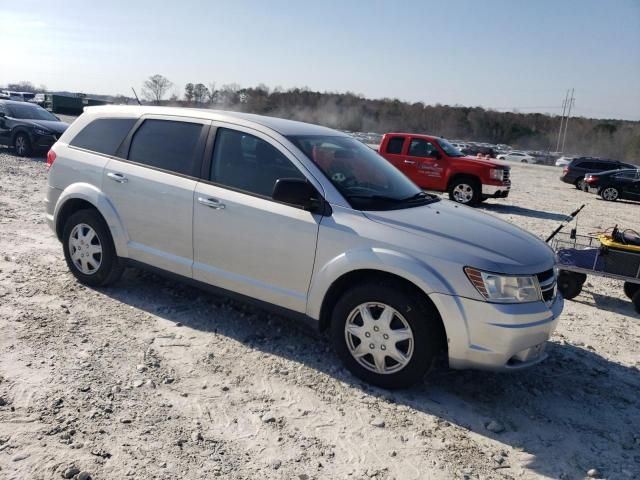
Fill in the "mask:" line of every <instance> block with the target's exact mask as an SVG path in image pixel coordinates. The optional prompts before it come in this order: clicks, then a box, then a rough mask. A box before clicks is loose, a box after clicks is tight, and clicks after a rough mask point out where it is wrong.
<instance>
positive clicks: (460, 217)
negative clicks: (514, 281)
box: [364, 200, 555, 274]
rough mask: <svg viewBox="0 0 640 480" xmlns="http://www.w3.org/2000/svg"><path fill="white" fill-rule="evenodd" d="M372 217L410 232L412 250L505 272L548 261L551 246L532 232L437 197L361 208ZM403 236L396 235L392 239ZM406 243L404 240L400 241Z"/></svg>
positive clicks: (541, 267) (533, 269)
mask: <svg viewBox="0 0 640 480" xmlns="http://www.w3.org/2000/svg"><path fill="white" fill-rule="evenodd" d="M364 213H365V215H366V216H367V217H368V218H369V219H370V220H373V221H374V222H378V223H381V224H384V225H387V226H389V227H392V228H394V229H397V230H401V231H404V232H407V233H409V234H412V235H413V236H414V237H413V238H414V239H415V238H416V237H417V238H418V241H417V242H416V241H409V242H406V244H408V245H410V246H409V248H410V249H411V250H413V251H414V254H415V255H417V256H427V257H438V258H441V259H444V260H452V259H454V260H455V261H456V262H457V263H460V264H464V265H465V266H470V267H475V268H479V269H482V270H486V271H490V272H495V273H506V274H535V273H540V272H543V271H546V270H548V269H550V268H552V267H553V265H554V263H555V256H554V253H553V250H551V248H549V246H548V245H547V244H546V243H544V242H543V241H542V240H540V239H539V238H538V237H536V236H534V235H532V234H531V233H529V232H527V231H525V230H523V229H521V228H519V227H516V226H515V225H512V224H510V223H507V222H505V221H503V220H499V219H497V218H495V217H493V216H492V215H489V214H486V213H482V212H479V211H477V210H475V209H473V208H470V207H465V206H463V205H458V204H456V203H454V202H450V201H448V200H442V201H439V202H436V203H432V204H430V205H425V206H422V207H416V208H407V209H402V210H390V211H383V212H364ZM396 242H402V240H401V237H396V239H395V242H394V243H396ZM402 243H405V242H402Z"/></svg>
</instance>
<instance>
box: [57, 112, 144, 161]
mask: <svg viewBox="0 0 640 480" xmlns="http://www.w3.org/2000/svg"><path fill="white" fill-rule="evenodd" d="M135 122H136V119H135V118H100V119H98V120H94V121H93V122H91V123H90V124H89V125H87V126H86V127H84V128H83V129H82V130H80V133H78V134H77V135H76V136H75V137H74V139H73V140H71V143H69V145H71V146H72V147H77V148H83V149H85V150H90V151H92V152H96V153H101V154H103V155H115V154H116V151H117V150H118V147H119V146H120V144H121V143H122V141H123V140H124V139H125V137H126V136H127V134H128V133H129V130H131V127H133V124H134V123H135Z"/></svg>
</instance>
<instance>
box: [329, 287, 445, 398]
mask: <svg viewBox="0 0 640 480" xmlns="http://www.w3.org/2000/svg"><path fill="white" fill-rule="evenodd" d="M331 334H332V339H333V344H334V348H335V350H336V352H337V353H338V356H339V357H340V358H341V360H342V361H343V363H344V364H345V366H346V367H347V368H348V369H349V370H350V371H351V372H352V373H353V374H354V375H356V376H357V377H359V378H361V379H362V380H364V381H366V382H369V383H372V384H374V385H378V386H380V387H383V388H404V387H409V386H411V385H413V384H415V383H417V382H418V381H420V380H421V379H422V378H423V377H424V375H425V374H426V373H427V371H428V370H429V369H430V368H431V366H432V364H433V361H434V359H435V356H436V354H437V353H438V347H439V346H440V342H441V340H442V328H441V321H440V316H439V314H438V312H437V310H436V309H435V308H434V307H433V306H432V305H431V304H430V303H428V302H426V301H425V300H424V299H422V298H420V297H419V296H418V295H416V294H413V293H412V292H410V291H407V290H406V289H404V288H403V286H402V285H398V284H395V283H394V282H375V283H374V282H371V283H365V284H362V285H358V286H356V287H353V288H352V289H350V290H348V291H347V292H346V293H345V294H344V295H343V296H342V298H340V300H339V301H338V302H337V304H336V306H335V308H334V311H333V318H332V322H331Z"/></svg>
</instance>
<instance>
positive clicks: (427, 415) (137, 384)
mask: <svg viewBox="0 0 640 480" xmlns="http://www.w3.org/2000/svg"><path fill="white" fill-rule="evenodd" d="M558 175H559V170H558V169H556V168H552V167H540V166H534V165H530V166H521V165H516V166H514V168H513V173H512V178H513V183H514V186H513V194H512V196H510V197H509V198H508V199H506V200H491V201H488V202H487V203H486V204H485V205H483V207H482V209H483V210H484V211H486V212H487V213H488V214H491V215H496V216H498V217H500V218H503V219H505V220H508V221H510V222H513V223H515V224H518V225H520V226H523V227H524V228H527V229H529V230H531V231H532V232H534V233H535V234H537V235H539V236H541V237H543V236H545V235H547V234H548V233H549V232H551V231H552V229H553V228H554V227H555V226H556V225H557V224H558V223H559V222H560V220H561V219H562V218H563V214H566V213H568V212H570V211H572V210H574V209H575V208H576V207H577V206H579V205H580V204H581V203H583V202H584V203H587V204H588V206H587V208H585V210H584V211H583V213H582V214H581V216H580V217H581V218H580V228H581V230H582V231H583V232H590V231H598V230H602V229H604V228H606V227H608V226H612V225H613V224H615V223H619V224H621V225H625V226H627V227H633V228H636V229H639V228H640V220H639V219H640V215H639V213H640V205H639V204H632V203H630V202H617V203H615V204H611V203H606V202H604V201H601V200H599V199H598V198H596V197H595V196H593V195H588V194H586V193H582V192H578V191H576V190H575V189H574V188H572V187H570V186H568V185H565V184H563V183H561V182H560V181H559V180H558V178H557V177H558ZM45 187H46V168H45V163H44V160H43V159H42V158H32V159H19V158H16V157H14V156H13V155H12V154H11V152H10V151H9V150H6V149H0V332H1V334H0V478H2V479H26V478H29V479H48V478H56V479H58V478H81V479H86V478H87V474H88V475H90V476H91V478H94V479H116V478H127V477H132V478H136V479H175V478H189V479H204V478H211V477H216V476H217V477H222V478H229V479H254V478H260V479H275V478H286V479H300V480H303V479H325V478H327V479H337V478H348V479H363V478H374V479H380V480H382V479H391V478H395V479H398V480H400V479H402V480H404V479H419V478H465V479H475V478H485V479H491V478H495V479H509V478H514V479H515V478H518V479H520V478H525V479H526V478H584V477H586V476H587V475H588V474H589V476H592V477H602V478H612V479H613V478H621V479H626V478H639V477H640V403H639V402H638V393H639V392H640V375H639V371H638V368H639V367H640V354H639V352H640V348H639V347H640V318H639V316H638V315H637V314H636V313H635V312H634V310H633V307H632V306H631V304H630V302H629V301H628V300H627V299H626V297H624V294H623V293H622V288H621V284H619V283H617V282H614V281H608V280H604V279H600V278H596V277H590V278H589V280H588V282H587V283H586V285H585V288H584V290H583V293H582V294H581V295H580V296H579V297H577V298H576V299H575V301H568V302H566V307H565V312H564V313H563V315H562V318H561V321H560V324H559V328H558V331H557V332H556V334H555V335H554V336H553V338H552V339H551V342H550V345H549V347H548V350H549V352H550V358H549V359H548V360H547V361H546V362H544V363H543V364H541V365H539V366H536V367H534V368H531V369H528V370H526V371H522V372H518V373H512V374H494V373H486V372H475V371H463V372H459V371H452V370H448V369H446V368H444V367H440V368H437V369H436V370H435V371H433V372H432V374H431V375H430V376H429V377H428V378H427V379H426V380H425V382H424V383H423V384H422V385H419V386H417V387H415V388H413V389H410V390H406V391H400V392H388V391H384V390H380V389H377V388H372V387H369V386H367V385H364V384H362V383H361V382H359V381H358V380H357V379H355V378H354V377H352V376H351V375H350V374H349V373H348V372H346V371H345V370H344V369H342V368H341V366H340V364H339V362H338V359H337V358H336V356H335V354H334V353H333V351H332V349H331V347H330V344H329V341H328V338H327V337H326V336H324V335H319V334H313V333H311V332H308V331H306V330H304V329H298V328H292V325H293V324H292V323H291V322H290V321H287V320H284V319H281V318H279V317H276V316H272V315H269V314H266V313H264V312H262V311H260V310H256V309H253V308H251V307H248V306H246V305H244V304H240V303H237V302H232V301H229V300H228V299H225V298H221V297H216V296H213V295H210V294H207V293H203V292H201V291H199V290H196V289H194V288H191V287H188V286H185V285H183V284H180V283H176V282H174V281H169V280H165V279H163V278H160V277H158V276H155V275H152V274H149V273H143V272H141V271H137V270H128V271H127V273H126V274H125V276H124V277H123V279H122V280H121V281H120V282H119V283H118V284H117V285H116V286H114V287H111V288H106V289H89V288H85V287H83V286H81V285H79V284H78V283H77V282H76V281H75V280H74V278H73V277H72V276H71V274H70V273H69V272H68V271H67V268H66V265H65V263H64V260H63V256H62V250H61V247H60V245H59V243H58V241H57V240H56V239H55V238H54V236H53V235H52V233H51V232H50V231H49V229H48V227H47V226H46V223H45V219H44V212H43V204H42V199H43V197H44V195H45Z"/></svg>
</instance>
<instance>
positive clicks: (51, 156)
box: [47, 149, 56, 168]
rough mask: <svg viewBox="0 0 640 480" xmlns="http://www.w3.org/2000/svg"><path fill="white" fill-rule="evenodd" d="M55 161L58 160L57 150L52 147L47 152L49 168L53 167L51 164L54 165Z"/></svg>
mask: <svg viewBox="0 0 640 480" xmlns="http://www.w3.org/2000/svg"><path fill="white" fill-rule="evenodd" d="M55 161H56V152H54V151H53V149H51V150H49V151H48V152H47V168H51V165H53V162H55Z"/></svg>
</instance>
